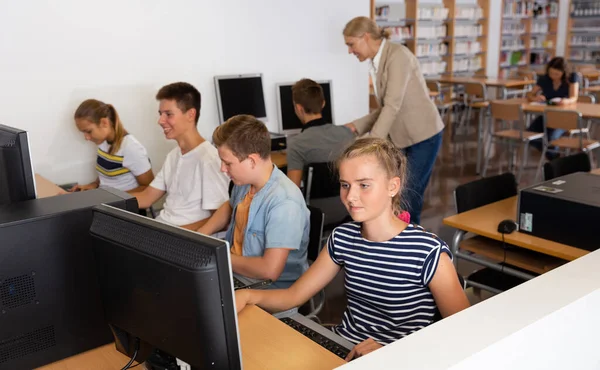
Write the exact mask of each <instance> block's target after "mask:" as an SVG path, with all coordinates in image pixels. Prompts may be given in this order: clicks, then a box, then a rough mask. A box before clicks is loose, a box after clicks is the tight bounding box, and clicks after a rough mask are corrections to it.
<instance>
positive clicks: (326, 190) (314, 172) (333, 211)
mask: <svg viewBox="0 0 600 370" xmlns="http://www.w3.org/2000/svg"><path fill="white" fill-rule="evenodd" d="M303 182H304V189H303V190H304V199H305V201H306V205H311V204H312V205H315V203H316V205H317V206H318V207H319V208H321V209H327V213H325V227H324V230H325V231H331V230H332V229H333V228H334V227H336V226H338V225H340V224H342V223H344V220H346V219H347V218H348V216H349V215H348V211H347V210H346V208H345V207H344V205H343V204H342V202H341V201H340V199H339V197H340V180H339V176H338V174H337V171H335V169H334V165H333V163H330V162H318V163H309V164H308V165H306V167H304V172H303Z"/></svg>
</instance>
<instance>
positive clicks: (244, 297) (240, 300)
mask: <svg viewBox="0 0 600 370" xmlns="http://www.w3.org/2000/svg"><path fill="white" fill-rule="evenodd" d="M249 294H250V291H249V290H248V289H239V290H236V291H235V310H236V312H237V313H240V311H241V310H243V309H244V307H246V305H247V304H248V299H249V298H250V297H249Z"/></svg>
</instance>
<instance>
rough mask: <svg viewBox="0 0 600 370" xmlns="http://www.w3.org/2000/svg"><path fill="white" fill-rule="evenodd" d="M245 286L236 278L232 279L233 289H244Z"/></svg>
mask: <svg viewBox="0 0 600 370" xmlns="http://www.w3.org/2000/svg"><path fill="white" fill-rule="evenodd" d="M245 286H246V284H244V283H242V282H241V281H240V280H239V279H238V278H236V277H234V278H233V289H240V288H243V287H245Z"/></svg>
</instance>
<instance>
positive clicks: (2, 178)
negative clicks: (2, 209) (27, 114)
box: [0, 125, 36, 205]
mask: <svg viewBox="0 0 600 370" xmlns="http://www.w3.org/2000/svg"><path fill="white" fill-rule="evenodd" d="M35 198H36V191H35V176H34V174H33V165H32V163H31V154H30V152H29V135H28V134H27V132H26V131H23V130H19V129H17V128H13V127H8V126H4V125H0V205H2V204H9V203H16V202H21V201H24V200H30V199H35Z"/></svg>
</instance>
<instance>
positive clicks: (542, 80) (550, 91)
mask: <svg viewBox="0 0 600 370" xmlns="http://www.w3.org/2000/svg"><path fill="white" fill-rule="evenodd" d="M576 82H579V79H578V77H577V73H571V74H570V75H569V78H568V83H563V84H561V85H560V86H559V87H558V89H557V90H554V85H553V83H552V79H551V78H550V77H548V75H542V76H540V77H538V80H537V85H538V86H539V87H540V89H542V95H544V96H545V97H546V100H550V99H554V98H568V97H569V85H570V84H572V83H576Z"/></svg>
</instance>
